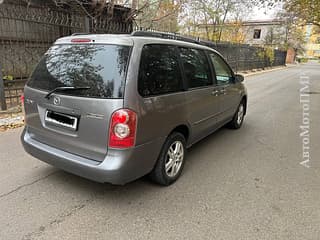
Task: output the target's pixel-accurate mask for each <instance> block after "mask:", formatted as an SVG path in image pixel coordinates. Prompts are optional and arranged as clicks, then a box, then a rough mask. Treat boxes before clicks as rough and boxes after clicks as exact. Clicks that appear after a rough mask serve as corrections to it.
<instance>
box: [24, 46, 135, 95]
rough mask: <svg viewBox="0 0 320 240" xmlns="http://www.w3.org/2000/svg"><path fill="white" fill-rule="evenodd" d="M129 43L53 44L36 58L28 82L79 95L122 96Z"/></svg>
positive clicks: (36, 85) (42, 88)
mask: <svg viewBox="0 0 320 240" xmlns="http://www.w3.org/2000/svg"><path fill="white" fill-rule="evenodd" d="M129 53H130V47H128V46H118V45H98V44H79V45H78V44H77V45H75V44H73V45H72V44H69V45H54V46H52V47H51V48H50V49H49V50H48V51H47V53H46V54H45V55H44V56H43V58H42V59H41V60H40V62H39V64H38V66H37V67H36V68H35V70H34V72H33V73H32V75H31V77H30V80H29V81H28V84H27V85H28V86H30V87H32V88H37V89H41V90H45V91H51V90H53V89H55V88H57V87H85V88H88V89H79V90H73V91H63V92H59V94H60V93H61V94H67V95H73V96H80V97H96V98H123V95H124V85H125V77H126V70H127V65H128V59H129Z"/></svg>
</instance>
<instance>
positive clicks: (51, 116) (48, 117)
mask: <svg viewBox="0 0 320 240" xmlns="http://www.w3.org/2000/svg"><path fill="white" fill-rule="evenodd" d="M45 121H46V123H49V124H52V125H55V126H59V127H64V128H69V129H72V130H74V131H76V130H77V127H78V118H77V117H75V116H70V115H67V114H64V113H58V112H54V111H50V110H47V111H46V114H45Z"/></svg>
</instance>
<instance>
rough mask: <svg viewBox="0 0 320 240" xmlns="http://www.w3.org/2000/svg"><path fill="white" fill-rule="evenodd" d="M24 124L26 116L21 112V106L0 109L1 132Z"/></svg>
mask: <svg viewBox="0 0 320 240" xmlns="http://www.w3.org/2000/svg"><path fill="white" fill-rule="evenodd" d="M23 125H24V116H23V113H22V112H21V107H15V108H12V109H10V110H8V111H0V132H3V131H6V130H8V129H13V128H18V127H21V126H23Z"/></svg>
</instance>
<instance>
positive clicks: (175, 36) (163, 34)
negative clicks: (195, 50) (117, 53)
mask: <svg viewBox="0 0 320 240" xmlns="http://www.w3.org/2000/svg"><path fill="white" fill-rule="evenodd" d="M131 36H135V37H155V38H163V39H172V40H178V41H183V42H189V43H195V44H201V41H200V39H195V38H192V37H186V36H182V35H179V34H177V33H166V32H157V31H135V32H133V33H131Z"/></svg>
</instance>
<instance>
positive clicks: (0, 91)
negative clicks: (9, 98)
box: [0, 63, 7, 110]
mask: <svg viewBox="0 0 320 240" xmlns="http://www.w3.org/2000/svg"><path fill="white" fill-rule="evenodd" d="M0 105H1V110H7V103H6V97H5V92H4V83H3V76H2V66H1V63H0Z"/></svg>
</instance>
